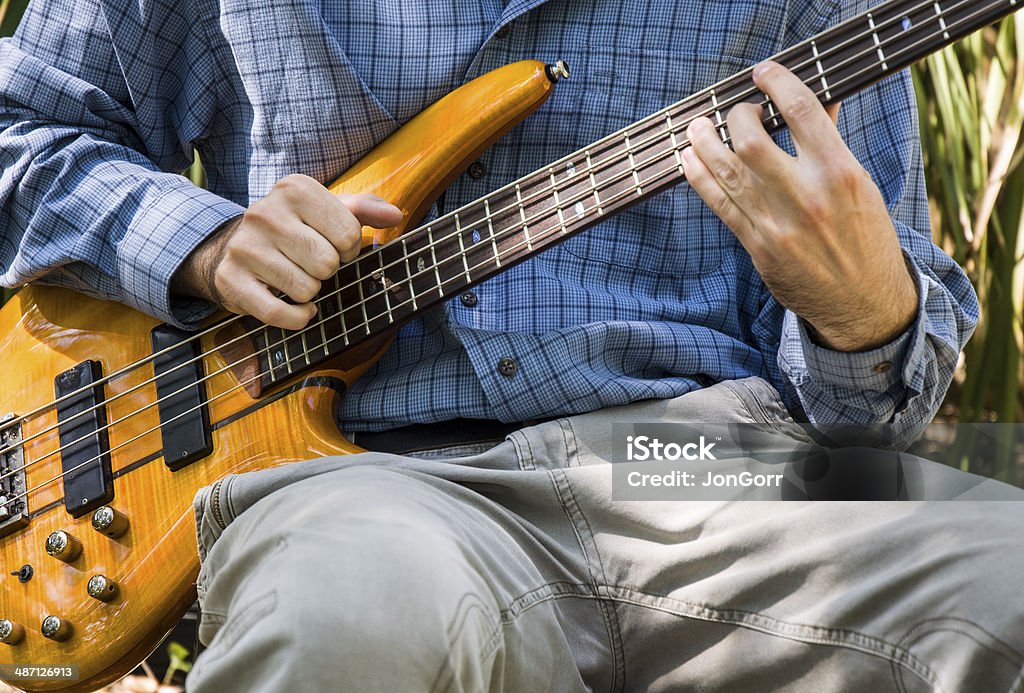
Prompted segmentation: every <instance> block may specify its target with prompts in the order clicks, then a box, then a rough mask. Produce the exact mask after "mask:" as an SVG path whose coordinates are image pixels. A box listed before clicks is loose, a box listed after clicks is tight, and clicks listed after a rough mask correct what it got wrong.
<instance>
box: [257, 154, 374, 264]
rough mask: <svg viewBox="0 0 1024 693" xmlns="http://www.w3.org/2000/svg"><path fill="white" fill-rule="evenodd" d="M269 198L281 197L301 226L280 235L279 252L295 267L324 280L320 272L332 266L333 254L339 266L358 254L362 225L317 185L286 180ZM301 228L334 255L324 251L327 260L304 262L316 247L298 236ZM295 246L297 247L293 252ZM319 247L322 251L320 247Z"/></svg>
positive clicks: (312, 181)
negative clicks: (322, 240) (294, 264)
mask: <svg viewBox="0 0 1024 693" xmlns="http://www.w3.org/2000/svg"><path fill="white" fill-rule="evenodd" d="M272 194H274V195H277V196H280V197H283V198H284V201H285V204H286V206H287V208H288V210H289V211H290V212H291V213H292V215H293V218H295V217H297V218H298V220H299V221H301V222H302V224H301V225H300V226H293V227H292V228H290V229H289V233H286V234H285V233H282V234H281V235H280V245H279V249H280V250H281V251H282V252H283V253H285V254H286V255H287V256H288V257H290V258H291V259H292V260H294V261H295V262H297V263H298V264H300V265H302V266H304V267H309V269H310V270H311V274H313V275H314V276H319V277H321V278H326V277H323V276H322V275H323V270H324V269H325V268H326V266H327V265H328V264H333V263H334V261H335V258H334V257H333V256H334V254H337V255H338V262H339V263H340V261H348V260H351V259H353V258H354V257H355V256H356V255H357V254H358V253H359V249H360V246H361V239H362V232H361V229H362V225H361V224H360V223H359V221H358V220H357V219H356V218H355V216H354V215H353V214H352V212H351V210H349V208H348V207H347V206H346V205H345V204H344V203H343V202H341V201H340V200H339V199H338V198H337V196H335V195H334V194H332V193H331V192H330V191H329V190H328V189H327V188H325V187H324V186H322V185H321V184H320V183H319V181H317V180H315V179H313V178H310V177H309V176H303V175H298V174H294V175H290V176H285V177H284V178H282V179H281V180H279V181H278V182H277V184H276V185H275V186H274V190H273V192H272ZM300 227H308V228H310V229H312V230H313V231H314V232H315V233H316V234H317V235H319V236H321V237H322V238H324V239H325V240H326V241H327V243H328V244H329V245H330V246H331V247H332V248H333V249H334V253H330V252H326V251H325V252H326V257H325V258H323V260H322V261H318V260H317V259H316V258H308V260H307V258H306V256H307V254H308V253H311V252H314V250H315V248H316V247H317V244H316V243H314V241H313V240H312V239H310V238H304V237H303V234H301V233H298V231H297V230H298V229H299V228H300ZM296 243H297V244H299V247H298V248H293V247H292V246H293V245H294V244H296ZM319 247H320V248H321V249H323V248H324V246H323V245H320V246H319ZM334 269H335V270H336V269H337V267H335V268H334ZM327 276H330V275H327Z"/></svg>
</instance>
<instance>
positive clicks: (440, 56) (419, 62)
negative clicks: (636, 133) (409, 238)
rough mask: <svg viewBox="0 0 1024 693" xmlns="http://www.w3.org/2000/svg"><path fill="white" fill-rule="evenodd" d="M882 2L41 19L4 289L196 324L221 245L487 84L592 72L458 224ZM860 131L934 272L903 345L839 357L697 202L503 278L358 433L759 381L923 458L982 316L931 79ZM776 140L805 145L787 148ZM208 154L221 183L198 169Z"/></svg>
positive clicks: (442, 205) (852, 106)
mask: <svg viewBox="0 0 1024 693" xmlns="http://www.w3.org/2000/svg"><path fill="white" fill-rule="evenodd" d="M866 6H867V3H865V2H860V1H858V2H840V0H731V1H723V0H694V1H692V2H679V1H678V0H618V1H617V2H610V1H605V0H547V1H546V2H545V1H544V0H505V1H502V0H482V1H480V2H471V1H470V0H416V1H415V2H396V1H394V0H346V1H345V2H341V1H338V0H334V1H332V0H326V1H324V2H314V1H313V0H277V1H275V2H256V1H254V0H221V1H220V2H216V1H214V0H193V1H191V2H180V1H179V0H152V1H151V2H144V3H142V2H137V1H136V0H80V1H77V2H49V1H48V0H36V1H35V2H33V3H32V5H31V7H30V9H29V10H28V13H27V15H26V16H25V18H24V20H23V22H22V25H21V27H20V29H19V30H18V33H17V35H16V37H15V38H14V39H13V40H7V41H4V42H2V44H0V171H2V172H0V263H2V266H0V271H2V275H0V281H2V283H3V284H4V285H6V286H16V285H19V284H22V283H24V282H29V281H43V282H49V283H55V284H60V285H63V286H68V287H73V288H75V289H78V290H80V291H83V292H86V293H88V294H92V295H97V296H101V297H107V298H113V299H116V300H119V301H123V302H125V303H127V304H129V305H131V306H134V307H136V308H138V309H139V310H142V311H145V312H147V313H150V314H152V315H155V316H158V317H159V318H162V319H164V320H168V321H170V322H173V323H176V324H179V325H183V326H194V325H195V323H196V321H197V320H199V319H200V318H202V317H203V316H205V315H207V314H208V313H209V311H210V306H208V305H206V304H204V303H202V302H200V301H196V300H189V299H185V298H181V297H175V296H171V295H170V293H169V288H168V287H169V281H170V278H171V275H172V274H173V273H174V271H175V270H176V269H177V267H178V266H179V265H180V264H181V262H182V261H183V260H184V259H185V258H186V256H187V255H188V254H189V253H190V252H191V251H192V250H193V249H194V248H195V247H196V245H197V244H199V243H200V242H201V241H202V240H203V239H204V238H206V237H207V236H209V234H210V233H211V232H212V231H213V230H215V229H216V228H217V227H218V226H220V225H221V224H222V223H224V222H225V221H226V220H228V219H230V218H232V217H235V216H237V215H238V214H240V213H241V212H242V210H243V207H244V206H246V205H248V204H250V203H251V202H253V201H255V200H257V199H259V198H261V197H263V196H264V195H266V194H267V192H268V191H269V190H270V189H271V187H272V186H273V185H274V183H275V182H276V181H277V180H278V179H279V178H281V177H283V176H285V175H286V174H289V173H295V172H299V173H304V174H307V175H310V176H313V177H314V178H317V179H319V180H321V181H324V182H327V181H330V180H332V179H333V178H335V177H336V176H337V175H339V174H340V173H341V172H342V171H344V170H345V169H346V168H347V167H348V166H350V165H351V164H352V163H353V162H355V161H356V160H357V159H358V158H359V157H361V156H362V155H363V154H365V153H366V152H367V151H368V150H369V149H371V148H372V147H373V146H374V144H375V143H377V142H379V141H380V140H381V139H382V138H384V137H385V136H386V135H388V134H389V133H391V132H392V131H393V130H395V129H396V128H398V127H399V126H400V125H401V124H402V123H405V122H406V121H408V120H409V119H410V118H411V117H412V116H413V115H414V114H416V113H417V112H418V111H420V110H421V109H423V108H424V107H426V106H428V105H429V104H431V103H432V102H434V101H435V100H437V99H438V98H440V97H441V96H443V95H444V94H445V93H447V92H449V91H450V90H452V89H453V88H455V87H456V86H458V85H460V84H462V83H464V82H465V81H467V80H469V79H471V78H473V77H476V76H478V75H480V74H482V73H484V72H486V71H488V70H491V69H493V68H495V67H498V66H500V65H503V64H505V63H508V62H511V61H515V60H519V59H523V58H536V59H541V60H546V61H548V62H553V61H554V60H555V59H558V58H562V59H565V60H566V61H567V62H568V63H569V64H570V65H571V66H572V68H573V73H574V76H573V78H572V79H571V80H570V81H568V82H563V83H561V84H559V85H558V87H557V88H556V89H555V93H554V96H553V97H552V98H551V99H550V101H548V103H547V104H546V105H545V106H544V107H543V108H542V109H541V110H540V111H539V112H538V113H537V114H535V115H534V116H532V117H531V118H530V119H529V120H527V121H526V122H525V123H523V124H522V125H521V126H519V127H518V128H517V129H516V130H514V131H513V132H512V133H511V134H510V135H509V136H507V137H506V138H505V139H504V140H502V141H501V142H500V143H498V144H497V145H496V146H494V147H493V148H492V149H491V150H490V151H488V152H487V153H486V154H485V155H484V156H483V157H482V158H481V159H480V163H481V164H482V166H483V168H482V169H480V168H478V169H477V170H476V173H477V176H476V177H471V176H468V175H467V176H463V177H461V178H459V179H458V180H456V181H455V183H454V184H453V185H452V186H451V188H450V189H449V190H448V191H447V193H445V195H444V196H443V198H442V200H441V201H440V202H439V204H438V209H437V210H436V211H444V210H448V209H453V208H455V207H456V206H459V205H462V204H464V203H466V202H468V201H471V200H473V199H476V198H478V197H480V196H481V195H483V194H485V193H486V192H488V191H489V190H491V189H494V188H496V187H498V186H500V185H502V184H504V183H506V182H508V181H510V180H513V179H515V178H517V177H520V176H522V175H524V174H526V173H529V172H530V171H532V170H534V169H536V168H539V167H540V166H542V165H543V164H546V163H548V162H550V161H552V160H554V159H556V158H558V157H560V156H562V155H563V154H566V153H568V152H570V151H573V150H576V149H580V148H583V147H584V146H586V145H587V144H588V143H590V142H591V141H593V140H596V139H598V138H600V137H601V136H603V135H605V134H608V133H610V132H612V131H614V130H616V129H618V128H620V127H622V126H625V125H627V124H629V123H631V122H633V121H635V120H638V119H640V118H641V117H643V116H644V115H647V114H648V113H650V112H653V111H655V110H657V109H658V108H660V107H662V106H665V105H667V104H669V103H672V102H675V101H678V100H680V99H682V98H683V97H685V96H687V95H688V94H690V93H692V92H695V91H697V90H699V89H701V88H703V87H705V86H707V85H709V84H712V83H714V82H716V81H718V80H720V79H722V78H725V77H727V76H729V75H731V74H732V73H734V72H736V71H737V70H739V69H741V68H744V67H746V66H749V65H751V64H752V63H753V62H755V61H758V60H760V59H763V58H766V57H768V56H770V55H772V54H774V53H776V52H777V51H779V50H780V49H782V48H784V47H785V46H787V45H789V44H792V43H794V42H797V41H799V40H801V39H803V38H805V37H807V36H809V35H811V34H813V33H816V32H817V31H820V30H821V29H823V28H825V27H826V26H828V25H831V24H834V23H835V22H838V21H841V20H843V19H845V18H846V17H848V16H851V15H852V14H854V13H856V12H860V11H862V10H864V9H865V8H866ZM840 128H841V130H842V133H843V135H844V137H845V138H846V141H847V142H848V143H849V145H850V147H851V149H852V150H853V151H854V153H855V154H856V155H857V156H858V158H859V159H860V161H861V162H862V163H863V164H864V166H865V167H866V168H867V169H868V171H870V173H871V174H872V176H873V177H874V179H875V181H876V182H877V184H878V185H879V187H880V188H881V190H882V192H883V194H884V197H885V200H886V202H887V203H888V205H889V209H890V210H891V213H892V217H893V220H894V221H895V225H896V229H897V233H898V234H899V238H900V242H901V243H902V246H903V248H904V249H905V253H906V255H907V258H908V259H909V264H910V265H911V267H912V268H913V270H914V272H915V273H916V275H917V282H918V286H919V295H920V310H919V314H918V317H917V320H916V322H915V323H914V324H913V326H912V327H911V328H910V329H909V330H908V331H907V332H906V333H905V334H903V335H902V336H900V337H899V338H898V339H896V340H895V341H893V342H892V343H891V344H888V345H886V346H883V347H881V348H879V349H876V350H874V351H870V352H866V353H856V354H848V353H836V352H833V351H830V350H828V349H824V348H821V347H820V346H817V345H815V344H814V342H812V341H811V339H810V338H809V337H808V334H807V332H806V330H805V328H804V326H803V325H802V323H801V321H800V320H799V319H797V318H796V317H795V316H794V315H793V314H791V313H789V312H787V311H786V310H785V309H784V308H783V307H782V306H781V305H779V303H778V302H777V301H776V300H775V299H774V298H773V297H772V296H771V294H770V293H769V292H768V291H767V289H766V288H765V286H764V284H763V282H762V281H761V280H760V278H759V277H758V275H757V273H756V272H755V270H754V268H753V266H752V265H751V261H750V258H749V257H748V255H747V253H746V252H745V251H744V250H743V248H742V247H741V246H740V245H739V244H738V243H737V241H736V240H735V238H734V237H733V236H732V234H731V233H730V232H729V231H728V229H726V227H725V226H724V225H723V224H722V223H721V222H720V221H719V220H718V219H717V218H716V217H715V216H714V215H713V214H712V213H711V212H710V211H709V210H708V208H707V207H706V206H705V205H704V204H703V203H702V202H701V201H700V199H699V198H698V197H697V196H696V195H695V194H694V193H693V192H692V191H691V190H690V189H688V188H687V187H686V186H681V187H678V188H675V189H673V190H671V191H670V192H668V193H666V194H663V195H661V196H658V197H655V198H653V199H650V200H648V201H646V202H644V203H642V204H640V205H638V206H636V207H634V208H632V209H631V210H629V211H627V212H625V213H623V214H621V215H619V216H617V217H615V218H614V219H612V220H610V221H607V222H605V223H603V224H601V225H600V226H598V227H595V228H594V229H592V230H590V231H587V232H586V233H584V234H582V235H580V236H578V237H576V238H573V239H571V240H569V241H567V242H566V243H564V244H563V245H561V246H559V247H556V248H554V249H552V250H549V251H548V252H545V253H543V254H542V255H540V256H538V257H536V258H535V259H533V260H531V261H529V262H526V263H524V264H522V265H520V266H518V267H516V268H514V269H512V270H510V271H508V272H506V273H504V274H503V275H501V276H499V277H497V278H494V279H492V280H490V281H488V282H486V283H484V284H483V285H481V286H480V287H479V288H477V289H476V290H475V293H476V297H477V301H476V303H475V304H472V301H468V302H467V303H470V304H472V305H466V304H464V303H463V302H460V301H454V302H451V303H449V304H448V305H446V306H445V307H444V308H443V309H439V310H436V311H434V312H433V313H431V314H428V315H425V316H424V317H423V318H422V319H420V320H417V321H415V322H412V323H411V324H409V325H407V326H406V327H405V328H404V329H403V330H402V332H401V334H400V336H399V337H398V339H397V340H396V342H395V344H394V346H393V347H392V348H391V350H390V351H389V352H388V353H387V354H386V355H385V356H384V358H383V359H382V360H381V361H380V362H379V363H378V364H377V365H376V366H375V367H374V368H373V369H372V370H371V371H370V372H369V373H368V374H367V375H366V376H365V377H364V378H363V379H362V380H361V382H360V383H359V384H357V386H356V387H355V388H353V389H352V390H351V392H350V393H349V394H348V396H347V398H346V400H345V404H344V410H343V412H342V417H343V421H344V425H345V426H346V427H347V428H349V429H352V430H361V429H377V430H379V429H383V428H388V427H393V426H399V425H403V424H407V423H412V422H432V421H439V420H446V419H451V418H453V417H469V418H474V417H475V418H498V419H502V420H505V421H518V420H524V419H533V418H541V417H548V416H553V415H557V414H565V413H575V412H585V411H589V410H594V409H597V408H601V407H608V406H612V405H617V404H623V403H627V402H632V401H636V400H641V399H648V398H665V397H673V396H677V395H681V394H683V393H686V392H688V391H690V390H693V389H695V388H699V387H701V386H703V385H706V384H708V383H710V382H716V381H722V380H726V379H732V378H742V377H745V376H751V375H757V376H761V377H764V378H766V379H768V380H769V381H771V382H772V383H773V384H774V385H775V386H776V387H777V388H778V389H779V390H780V392H781V393H782V395H783V397H784V399H785V402H786V404H787V405H788V407H789V408H790V410H791V411H793V412H794V413H796V414H797V415H798V416H806V417H807V418H808V419H809V420H810V421H812V422H814V423H816V424H818V425H819V426H823V425H827V424H831V423H849V424H859V425H873V424H886V425H887V426H886V429H887V430H889V431H891V433H892V436H893V439H894V442H896V443H897V444H901V443H906V442H908V441H909V440H911V439H912V438H914V437H915V436H916V435H917V434H918V433H919V432H920V431H921V429H922V427H923V426H924V425H925V424H926V423H927V422H928V421H929V419H930V418H931V417H932V415H933V414H934V412H935V409H936V408H937V406H938V404H939V402H940V401H941V399H942V397H943V395H944V392H945V390H946V387H947V386H948V383H949V381H950V378H951V374H952V372H953V369H954V365H955V363H956V360H957V356H958V352H959V350H960V348H961V347H962V345H963V344H964V342H965V341H966V339H967V338H968V336H969V334H970V333H971V331H972V329H973V326H974V324H975V322H976V319H977V314H978V308H977V303H976V299H975V296H974V293H973V291H972V289H971V287H970V285H969V283H968V281H967V279H966V278H965V276H964V274H963V273H962V272H961V271H960V269H959V268H958V267H957V266H956V265H955V264H954V263H953V262H952V261H951V260H950V259H949V258H948V257H947V256H946V255H944V254H943V253H942V252H941V251H940V250H938V249H937V248H936V247H935V246H934V245H932V243H931V242H930V238H929V228H930V227H929V220H928V211H927V206H926V198H925V194H924V187H923V182H922V171H921V160H920V153H919V144H918V135H917V129H916V121H915V104H914V98H913V93H912V90H911V84H910V80H909V78H908V77H907V75H905V74H903V75H899V76H896V77H893V78H890V79H888V80H886V81H885V82H883V83H881V84H879V85H878V86H876V87H874V88H872V89H870V90H868V91H866V92H864V93H863V94H861V95H860V96H857V97H855V98H851V99H849V100H848V101H847V102H846V103H845V104H844V108H843V110H842V115H841V118H840ZM778 141H779V143H780V144H781V145H782V146H783V147H785V148H787V149H792V145H791V142H790V140H789V139H788V137H787V136H786V135H785V134H783V135H781V136H779V137H778ZM193 147H195V148H196V149H198V151H199V153H200V155H201V158H202V161H203V163H204V165H205V166H206V170H207V173H208V176H209V186H208V187H209V190H200V189H198V188H196V187H193V186H192V185H191V184H190V183H189V182H188V181H187V180H186V179H184V178H183V177H181V176H180V175H178V174H177V172H179V171H181V170H183V169H184V168H185V167H187V166H188V164H189V163H190V161H191V157H192V149H193ZM481 171H483V172H485V175H484V176H482V177H481V176H479V174H480V172H481ZM878 290H879V291H885V287H878ZM503 359H512V360H513V361H514V363H515V366H516V368H515V369H514V372H512V371H513V369H511V368H508V367H506V368H499V363H500V362H501V361H502V360H503ZM505 363H506V366H507V365H508V364H509V363H510V362H508V361H505Z"/></svg>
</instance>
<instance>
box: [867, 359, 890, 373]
mask: <svg viewBox="0 0 1024 693" xmlns="http://www.w3.org/2000/svg"><path fill="white" fill-rule="evenodd" d="M871 370H873V371H874V372H875V373H878V374H879V375H881V374H882V373H888V372H889V371H891V370H892V361H882V362H881V363H879V364H876V365H875V367H874V368H872V369H871Z"/></svg>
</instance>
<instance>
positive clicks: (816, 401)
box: [778, 224, 978, 448]
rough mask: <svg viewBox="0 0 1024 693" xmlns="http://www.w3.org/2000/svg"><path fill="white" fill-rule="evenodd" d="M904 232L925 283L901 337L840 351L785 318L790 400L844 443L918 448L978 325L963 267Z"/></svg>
mask: <svg viewBox="0 0 1024 693" xmlns="http://www.w3.org/2000/svg"><path fill="white" fill-rule="evenodd" d="M897 228H898V229H900V231H901V234H900V235H901V240H902V241H903V243H904V248H905V252H906V253H907V257H908V258H909V259H910V263H909V264H910V265H911V267H912V268H913V271H914V274H915V281H916V282H917V285H918V308H917V315H916V318H915V320H914V322H913V323H912V324H911V326H910V327H909V328H908V329H907V330H906V331H904V332H903V333H902V334H901V335H899V336H898V337H896V338H895V339H894V340H892V341H890V342H888V343H887V344H884V345H881V346H879V347H877V348H874V349H871V350H868V351H863V352H855V353H841V352H837V351H833V350H831V349H828V348H825V347H823V346H821V345H819V344H816V343H815V341H814V339H813V338H812V337H811V336H810V335H809V334H808V331H807V330H806V329H805V328H806V325H805V324H803V323H802V321H801V320H800V319H799V318H797V317H796V315H794V314H793V313H791V312H788V311H787V313H786V315H785V317H784V322H783V331H782V339H781V343H780V347H779V351H778V364H779V368H780V369H781V371H782V374H783V379H784V383H785V392H784V396H785V398H786V399H787V403H788V404H789V406H790V407H791V408H792V409H798V410H801V411H802V413H803V414H804V416H805V417H806V419H807V420H808V421H809V422H810V423H812V424H813V425H814V426H815V428H816V429H818V430H819V431H821V432H822V433H823V434H825V435H826V436H828V437H830V438H832V439H833V440H835V442H838V443H844V444H845V443H867V444H878V445H884V446H886V447H894V448H903V447H906V446H907V445H909V444H910V443H912V442H913V441H914V440H915V439H916V438H917V437H918V436H919V435H920V434H921V432H922V431H923V430H924V427H925V426H926V425H927V424H928V422H929V421H931V419H932V417H933V416H934V415H935V411H936V410H937V409H938V407H939V405H940V404H941V402H942V399H943V397H944V396H945V393H946V390H947V389H948V387H949V384H950V382H951V379H952V376H953V372H954V370H955V368H956V363H957V359H958V357H959V353H960V350H961V348H962V347H963V345H964V343H966V341H967V339H968V338H969V337H970V335H971V333H972V332H973V330H974V326H975V325H976V323H977V318H978V306H977V302H976V299H975V297H974V292H973V290H972V289H971V287H970V284H969V283H968V282H967V280H966V277H964V275H963V273H962V272H960V270H959V268H957V267H956V266H955V264H953V263H952V261H951V260H949V259H948V258H946V257H945V256H944V255H942V254H941V253H940V251H938V249H935V248H934V246H931V244H930V243H928V242H927V241H924V240H923V239H920V237H919V236H918V235H917V232H915V231H913V230H911V229H908V228H907V227H905V226H903V225H901V224H897ZM915 236H917V237H918V239H919V240H915V239H914V237H915Z"/></svg>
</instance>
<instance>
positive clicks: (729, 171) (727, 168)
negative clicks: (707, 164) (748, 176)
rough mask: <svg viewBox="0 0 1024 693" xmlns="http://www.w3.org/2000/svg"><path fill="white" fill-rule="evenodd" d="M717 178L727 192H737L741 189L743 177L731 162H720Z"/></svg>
mask: <svg viewBox="0 0 1024 693" xmlns="http://www.w3.org/2000/svg"><path fill="white" fill-rule="evenodd" d="M718 178H719V180H721V181H722V186H723V187H725V188H727V189H729V190H732V191H738V190H739V189H740V188H741V187H743V175H742V174H741V173H740V170H739V167H738V166H736V164H735V163H733V162H731V161H726V162H722V165H721V167H720V168H719V170H718Z"/></svg>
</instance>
